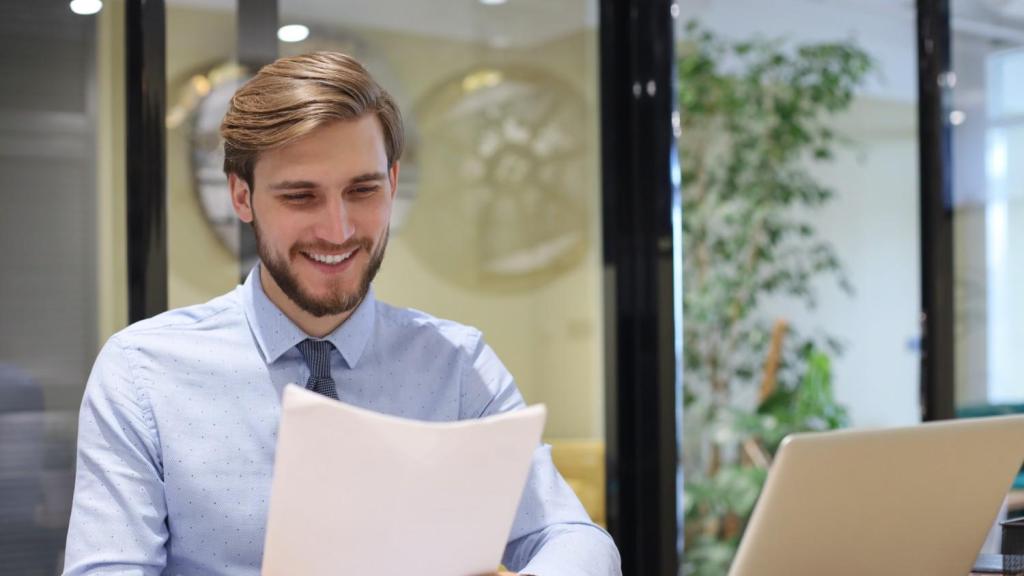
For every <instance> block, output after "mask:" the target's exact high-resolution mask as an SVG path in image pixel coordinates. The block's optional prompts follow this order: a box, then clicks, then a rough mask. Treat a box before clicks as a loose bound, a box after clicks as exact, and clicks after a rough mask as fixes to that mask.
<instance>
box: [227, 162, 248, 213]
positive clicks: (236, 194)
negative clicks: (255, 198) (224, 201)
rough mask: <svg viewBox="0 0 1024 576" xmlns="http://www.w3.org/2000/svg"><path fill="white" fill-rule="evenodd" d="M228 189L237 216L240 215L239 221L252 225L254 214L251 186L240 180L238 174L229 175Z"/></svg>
mask: <svg viewBox="0 0 1024 576" xmlns="http://www.w3.org/2000/svg"><path fill="white" fill-rule="evenodd" d="M228 188H229V189H230V191H231V206H233V207H234V209H235V214H238V219H239V220H241V221H242V222H245V223H246V224H249V223H251V222H252V220H253V216H252V214H253V212H252V203H251V202H252V194H250V192H251V191H250V190H249V184H247V183H246V182H245V180H243V179H241V178H239V177H238V174H228Z"/></svg>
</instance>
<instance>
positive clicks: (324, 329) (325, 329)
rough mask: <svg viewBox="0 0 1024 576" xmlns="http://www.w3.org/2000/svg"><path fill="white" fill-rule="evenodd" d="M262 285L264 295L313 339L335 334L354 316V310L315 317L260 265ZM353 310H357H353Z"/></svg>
mask: <svg viewBox="0 0 1024 576" xmlns="http://www.w3.org/2000/svg"><path fill="white" fill-rule="evenodd" d="M260 283H261V284H262V285H263V293H264V294H266V295H267V298H269V299H270V301H271V302H273V303H274V305H275V306H277V307H278V309H279V310H281V312H283V313H284V315H285V316H287V317H288V319H289V320H291V321H292V322H294V323H295V325H296V326H298V327H299V328H300V329H301V330H302V331H303V332H305V333H306V334H307V335H309V336H312V337H313V338H323V337H325V336H327V335H328V334H330V333H331V332H334V331H335V330H336V329H337V328H338V326H341V325H342V324H344V323H345V320H348V317H349V316H351V315H352V310H349V311H348V312H342V313H341V314H338V315H336V316H314V315H312V314H310V313H309V312H306V311H305V310H303V309H302V308H299V306H298V305H297V304H295V302H293V301H292V299H291V298H289V297H288V295H287V294H285V293H284V291H283V290H281V287H280V286H278V285H277V282H275V281H274V278H273V276H271V275H270V273H269V272H267V268H266V267H265V266H263V265H262V264H261V265H260ZM353 310H355V309H354V308H353Z"/></svg>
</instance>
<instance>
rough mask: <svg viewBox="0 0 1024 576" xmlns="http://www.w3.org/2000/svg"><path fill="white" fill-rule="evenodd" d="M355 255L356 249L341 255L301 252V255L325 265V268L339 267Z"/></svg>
mask: <svg viewBox="0 0 1024 576" xmlns="http://www.w3.org/2000/svg"><path fill="white" fill-rule="evenodd" d="M355 253H356V249H355V248H353V249H351V250H349V251H348V252H345V253H343V254H321V253H317V252H302V255H303V256H305V257H306V258H309V259H310V260H312V261H314V262H317V263H320V264H326V265H327V266H339V265H341V264H343V263H345V262H347V261H348V260H349V259H351V258H352V256H353V255H354V254H355Z"/></svg>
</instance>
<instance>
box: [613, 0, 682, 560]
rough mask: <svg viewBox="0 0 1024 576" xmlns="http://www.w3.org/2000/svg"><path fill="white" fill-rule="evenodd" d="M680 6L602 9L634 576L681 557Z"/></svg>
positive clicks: (626, 546) (616, 454)
mask: <svg viewBox="0 0 1024 576" xmlns="http://www.w3.org/2000/svg"><path fill="white" fill-rule="evenodd" d="M677 11H678V9H677V7H675V6H674V5H673V2H672V1H670V0H601V3H600V39H601V40H600V43H601V46H600V62H601V85H600V90H601V91H600V96H601V166H602V176H603V178H602V196H603V199H604V202H603V211H602V219H603V229H604V292H605V294H604V298H605V322H606V330H605V333H606V335H607V336H606V353H605V357H606V366H607V368H606V379H607V391H606V394H605V405H606V410H605V412H606V427H607V429H606V441H607V470H608V527H609V530H610V532H611V533H612V536H613V537H614V538H615V541H616V543H617V544H618V546H619V551H620V553H621V555H622V568H623V573H624V574H626V575H627V576H630V575H637V576H640V575H662V576H674V575H675V574H677V573H678V569H679V553H680V552H681V541H680V539H679V537H678V534H679V533H680V531H679V526H680V522H681V515H680V513H679V498H678V494H680V493H681V488H682V484H681V482H682V479H681V477H680V476H679V474H680V472H679V466H678V445H679V444H678V442H677V431H678V430H679V429H680V427H681V418H682V411H681V409H680V408H679V400H680V398H681V393H680V390H681V371H680V362H681V360H680V354H681V349H680V342H681V337H680V334H681V332H682V326H681V322H682V315H681V308H680V307H681V305H682V303H681V301H679V299H677V289H680V288H681V286H680V283H681V275H680V270H681V266H682V256H681V255H682V253H681V247H680V236H681V230H680V228H679V227H680V226H681V218H680V217H679V216H680V212H679V210H680V209H681V208H680V201H679V185H678V181H677V180H676V179H674V178H673V173H678V169H676V170H675V171H674V170H673V167H674V166H676V168H677V165H676V163H677V156H676V136H675V134H674V131H673V123H672V119H673V115H674V113H675V101H676V99H675V92H676V91H675V56H676V49H675V24H674V18H673V16H672V14H673V12H677ZM674 215H675V216H676V218H675V226H674V225H673V224H674V219H673V216H674Z"/></svg>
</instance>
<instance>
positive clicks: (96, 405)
mask: <svg viewBox="0 0 1024 576" xmlns="http://www.w3.org/2000/svg"><path fill="white" fill-rule="evenodd" d="M221 133H222V135H223V136H224V140H225V160H224V170H225V172H226V173H227V176H228V181H229V185H230V189H231V198H232V201H233V203H234V207H235V211H236V212H237V213H238V217H239V218H241V219H242V221H244V222H248V223H250V224H251V225H252V227H253V229H254V231H255V233H256V238H257V242H258V246H259V256H260V265H259V266H257V267H256V268H255V269H254V270H253V271H252V272H251V273H250V274H249V277H248V279H247V280H246V281H245V283H244V284H243V285H242V286H239V287H237V288H236V289H235V290H233V291H232V292H229V293H228V294H225V295H223V296H220V297H218V298H215V299H213V300H211V301H210V302H207V303H205V304H201V305H198V306H191V307H188V308H183V309H179V310H173V311H170V312H167V313H164V314H161V315H159V316H156V317H154V318H151V319H148V320H145V321H142V322H139V323H137V324H134V325H132V326H130V327H128V328H126V329H125V330H123V331H121V332H120V333H118V334H116V335H115V336H113V337H112V338H111V339H110V340H109V341H108V342H107V343H106V345H105V346H104V347H103V350H102V351H101V352H100V354H99V357H98V358H97V360H96V364H95V366H94V367H93V371H92V374H91V376H90V377H89V383H88V386H87V387H86V392H85V398H84V399H83V402H82V411H81V416H80V427H79V438H78V469H77V477H76V482H75V500H74V507H73V511H72V514H71V525H70V528H69V531H68V546H67V552H66V561H65V574H68V575H80V574H101V573H102V574H114V573H116V574H140V575H141V574H146V575H149V574H154V575H155V574H225V575H235V574H239V575H256V574H258V573H259V570H260V563H261V559H262V554H263V541H264V527H265V524H266V513H267V501H268V497H269V492H270V479H271V472H272V468H273V462H274V446H275V436H276V432H277V424H278V419H279V416H280V399H281V393H282V390H283V387H284V385H285V384H287V383H288V382H305V383H306V386H307V387H308V388H310V389H312V390H315V391H317V392H320V393H322V394H325V395H328V396H331V397H335V398H340V399H341V400H343V401H345V402H348V403H351V404H354V405H357V406H361V407H364V408H369V409H372V410H377V411H379V412H384V413H387V414H393V415H397V416H404V417H408V418H416V419H421V420H435V421H443V420H459V419H467V418H479V417H482V416H487V415H490V414H496V413H499V412H505V411H509V410H516V409H518V408H521V407H522V406H523V399H522V397H521V396H520V394H519V391H518V390H517V388H516V385H515V382H514V381H513V379H512V376H511V375H510V374H509V373H508V371H507V370H506V369H505V367H504V366H503V365H502V364H501V362H500V361H499V360H498V357H497V356H496V355H495V354H494V352H493V351H492V350H491V348H490V347H489V346H487V344H485V343H484V342H483V340H482V339H481V336H480V333H479V332H477V331H476V330H474V329H472V328H468V327H466V326H462V325H459V324H456V323H454V322H448V321H445V320H440V319H437V318H433V317H431V316H428V315H425V314H422V313H419V312H415V311H412V310H407V309H400V308H394V307H391V306H388V305H386V304H383V303H381V302H378V301H377V300H376V299H375V298H374V295H373V290H372V288H371V283H372V281H373V278H374V275H375V274H376V272H377V270H378V269H379V267H380V264H381V261H382V260H383V257H384V250H385V248H386V246H387V241H388V223H389V220H390V216H391V208H392V205H393V202H394V197H395V186H396V184H397V182H398V171H399V158H400V156H401V153H402V145H403V135H402V122H401V117H400V115H399V111H398V109H397V107H396V106H395V103H394V102H393V101H392V99H391V97H390V96H389V95H388V94H387V92H385V91H384V90H383V89H382V88H381V87H380V86H379V85H377V83H376V82H375V81H374V80H373V78H371V77H370V75H369V74H368V73H367V72H366V70H365V69H364V68H363V67H362V66H361V65H360V64H359V63H358V62H356V61H355V60H353V59H351V58H349V57H347V56H344V55H342V54H336V53H327V52H321V53H315V54H309V55H304V56H298V57H294V58H285V59H281V60H278V61H277V62H275V63H273V64H271V65H269V66H266V67H264V68H263V69H262V70H261V71H260V72H259V74H257V76H256V77H255V78H253V79H252V80H251V81H249V82H248V83H247V84H246V85H245V86H243V87H242V88H241V89H240V90H239V91H238V92H237V93H236V94H235V96H234V97H233V98H232V101H231V108H230V110H229V111H228V113H227V116H226V117H225V118H224V122H223V124H222V126H221ZM311 441H315V442H317V443H320V444H322V445H323V449H324V450H329V449H330V443H331V441H332V439H329V438H328V439H324V438H316V439H311ZM323 481H324V490H331V489H332V486H331V479H330V478H324V479H323ZM401 521H402V519H401V518H395V522H401ZM503 563H504V564H505V565H506V566H508V567H509V568H510V569H512V570H516V571H520V572H522V573H524V574H536V575H540V576H548V575H550V576H560V575H565V574H587V575H594V576H597V575H602V576H603V575H609V574H619V573H620V568H619V558H618V552H617V551H616V549H615V545H614V544H613V542H612V540H611V538H610V537H609V536H608V534H607V533H605V532H604V531H603V530H601V529H600V528H599V527H597V526H595V525H594V524H593V523H591V521H590V519H589V518H588V517H587V514H586V512H585V511H584V510H583V508H582V506H581V505H580V503H579V501H578V500H577V499H576V497H575V496H574V495H573V493H572V491H571V490H570V489H569V488H568V486H567V485H566V484H565V482H564V481H563V480H562V478H561V477H560V476H559V475H558V472H557V471H556V470H555V468H554V466H553V464H552V462H551V458H550V452H549V449H548V448H547V447H541V448H538V450H537V451H536V453H535V455H534V460H533V464H532V469H531V472H530V476H529V480H528V482H527V486H526V489H525V491H524V493H523V497H522V501H521V503H520V506H519V510H518V513H517V516H516V519H515V523H514V526H513V528H512V533H511V535H510V536H509V542H508V546H507V548H506V551H505V555H504V559H503ZM369 576H372V575H369ZM453 576H455V575H453Z"/></svg>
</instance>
